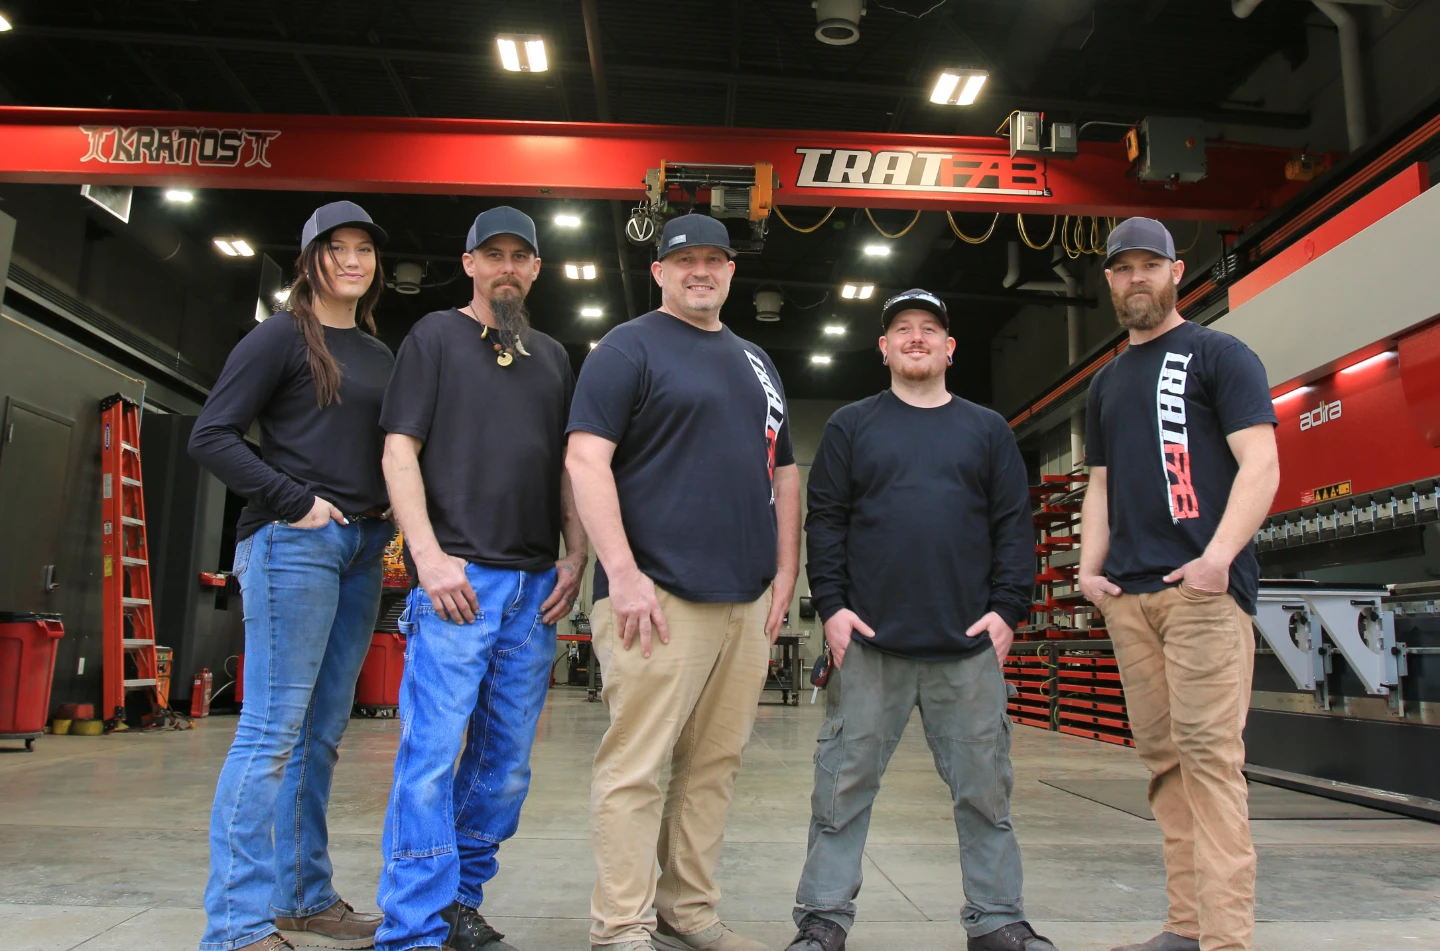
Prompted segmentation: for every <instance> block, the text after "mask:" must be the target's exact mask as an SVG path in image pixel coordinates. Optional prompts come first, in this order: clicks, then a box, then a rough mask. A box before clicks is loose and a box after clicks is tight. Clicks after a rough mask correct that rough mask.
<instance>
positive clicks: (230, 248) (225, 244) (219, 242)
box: [215, 238, 240, 258]
mask: <svg viewBox="0 0 1440 951" xmlns="http://www.w3.org/2000/svg"><path fill="white" fill-rule="evenodd" d="M215 247H217V248H219V249H220V250H221V251H222V252H224V254H226V255H227V256H228V257H232V258H233V257H235V256H236V255H237V254H239V253H240V252H239V251H236V250H235V247H234V245H232V244H231V243H230V242H229V241H226V240H225V239H224V238H216V239H215Z"/></svg>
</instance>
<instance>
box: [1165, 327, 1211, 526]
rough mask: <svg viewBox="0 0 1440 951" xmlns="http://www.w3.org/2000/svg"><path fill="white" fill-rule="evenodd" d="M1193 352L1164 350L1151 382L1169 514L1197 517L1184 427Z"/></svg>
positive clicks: (1172, 516) (1188, 449) (1175, 519)
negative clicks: (1158, 376) (1189, 370)
mask: <svg viewBox="0 0 1440 951" xmlns="http://www.w3.org/2000/svg"><path fill="white" fill-rule="evenodd" d="M1193 356H1194V354H1190V353H1186V354H1183V355H1182V354H1179V353H1167V354H1165V361H1164V362H1163V363H1162V364H1160V379H1159V380H1158V381H1156V384H1155V410H1156V415H1157V418H1158V420H1159V423H1160V454H1161V461H1162V462H1163V463H1164V465H1165V480H1166V482H1167V483H1168V484H1167V486H1166V488H1167V489H1168V490H1169V496H1168V500H1169V502H1170V518H1171V519H1172V520H1174V521H1176V522H1179V521H1180V520H1181V519H1182V518H1199V517H1200V500H1199V499H1198V498H1196V496H1195V486H1194V484H1193V483H1192V482H1191V481H1190V431H1189V430H1188V429H1186V427H1185V378H1186V372H1187V371H1188V369H1189V367H1190V359H1191V358H1192V357H1193Z"/></svg>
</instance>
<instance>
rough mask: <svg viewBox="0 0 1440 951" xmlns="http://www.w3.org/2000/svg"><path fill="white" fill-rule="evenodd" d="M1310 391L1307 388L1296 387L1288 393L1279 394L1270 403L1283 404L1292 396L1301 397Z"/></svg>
mask: <svg viewBox="0 0 1440 951" xmlns="http://www.w3.org/2000/svg"><path fill="white" fill-rule="evenodd" d="M1310 389H1311V388H1310V387H1308V386H1297V387H1295V389H1293V390H1291V391H1290V392H1288V393H1281V394H1280V395H1279V396H1277V397H1275V398H1274V399H1273V400H1271V401H1270V402H1272V403H1275V404H1276V405H1279V404H1280V403H1283V402H1285V401H1286V400H1288V399H1290V397H1292V396H1303V395H1304V394H1306V393H1309V392H1310Z"/></svg>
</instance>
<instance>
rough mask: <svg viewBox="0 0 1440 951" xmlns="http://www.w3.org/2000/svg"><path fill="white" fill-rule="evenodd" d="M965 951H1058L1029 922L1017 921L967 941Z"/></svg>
mask: <svg viewBox="0 0 1440 951" xmlns="http://www.w3.org/2000/svg"><path fill="white" fill-rule="evenodd" d="M965 951H1056V948H1055V945H1053V944H1051V943H1050V939H1049V938H1047V937H1045V936H1044V935H1038V934H1036V933H1035V929H1034V928H1032V927H1030V922H1028V921H1017V922H1015V923H1014V924H1013V925H1006V926H1005V927H1003V928H1000V929H998V930H996V931H992V932H990V933H989V934H982V935H981V936H980V937H978V938H969V939H967V940H966V941H965Z"/></svg>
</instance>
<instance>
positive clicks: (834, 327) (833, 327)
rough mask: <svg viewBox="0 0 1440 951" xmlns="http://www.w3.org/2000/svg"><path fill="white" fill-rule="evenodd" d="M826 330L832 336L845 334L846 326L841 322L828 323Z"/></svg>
mask: <svg viewBox="0 0 1440 951" xmlns="http://www.w3.org/2000/svg"><path fill="white" fill-rule="evenodd" d="M825 332H826V333H827V334H829V335H830V336H832V337H843V336H845V328H844V327H842V326H840V325H839V324H826V325H825Z"/></svg>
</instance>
